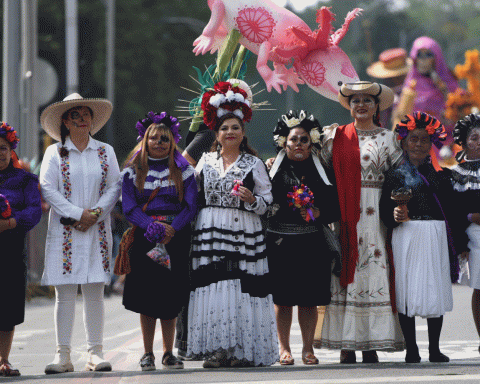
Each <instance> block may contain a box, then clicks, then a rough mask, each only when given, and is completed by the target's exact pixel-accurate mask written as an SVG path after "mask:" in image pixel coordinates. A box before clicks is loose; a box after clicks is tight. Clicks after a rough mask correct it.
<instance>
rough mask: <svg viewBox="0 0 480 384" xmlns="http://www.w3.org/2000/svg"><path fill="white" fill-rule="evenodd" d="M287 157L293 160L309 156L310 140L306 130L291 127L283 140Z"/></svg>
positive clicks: (300, 159) (310, 149) (310, 150)
mask: <svg viewBox="0 0 480 384" xmlns="http://www.w3.org/2000/svg"><path fill="white" fill-rule="evenodd" d="M285 152H286V153H287V157H288V158H289V159H290V160H293V161H303V160H306V159H308V158H309V157H310V153H311V152H312V140H311V139H310V135H309V134H308V132H307V131H306V130H305V129H303V128H301V127H297V128H292V129H291V130H290V133H289V134H288V136H287V141H286V142H285Z"/></svg>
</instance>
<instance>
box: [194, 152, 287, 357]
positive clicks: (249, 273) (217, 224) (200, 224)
mask: <svg viewBox="0 0 480 384" xmlns="http://www.w3.org/2000/svg"><path fill="white" fill-rule="evenodd" d="M196 171H197V172H198V173H202V174H203V185H202V187H203V189H204V193H205V201H206V206H205V207H204V208H202V209H201V210H200V213H199V215H198V218H197V222H196V226H195V233H194V238H193V242H192V264H193V271H192V274H191V276H192V284H193V288H192V292H191V293H190V304H189V310H188V327H189V329H188V343H187V355H189V356H196V357H201V358H206V357H209V356H212V355H214V354H216V353H218V352H224V353H225V352H226V353H227V356H228V358H233V357H234V358H237V359H239V360H244V361H248V362H251V363H253V364H254V365H255V366H259V365H264V366H268V365H272V364H274V363H275V362H276V361H278V358H279V357H278V341H277V340H278V339H277V327H276V321H275V311H274V305H273V298H272V295H271V294H266V293H268V288H269V287H268V284H265V281H264V280H263V279H262V278H263V277H264V276H266V275H267V274H268V272H269V270H268V262H267V255H266V252H265V238H264V231H263V228H262V224H261V221H260V217H259V216H258V215H261V214H263V213H265V212H266V210H267V205H268V204H270V203H271V202H272V200H273V197H272V194H271V183H270V180H269V178H268V174H267V171H266V169H265V165H264V164H263V163H262V161H261V160H260V159H258V158H257V157H255V156H252V155H249V154H243V155H240V156H239V157H238V158H237V160H236V162H235V163H234V164H232V165H231V166H230V167H229V168H227V169H226V170H224V168H223V160H222V158H221V157H220V158H217V154H216V153H206V154H204V155H203V157H202V158H201V159H200V161H199V163H198V165H197V168H196ZM247 179H248V180H249V181H247ZM235 180H242V181H243V182H244V186H245V187H247V188H249V189H250V190H252V192H253V194H254V195H255V197H256V202H255V203H254V204H253V205H250V204H248V203H241V201H240V199H239V197H238V196H233V195H232V194H231V191H232V189H233V186H234V185H235V182H234V181H235ZM248 183H254V187H253V188H251V187H249V186H248V185H247V184H248ZM243 204H244V205H243Z"/></svg>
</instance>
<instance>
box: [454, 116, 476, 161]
mask: <svg viewBox="0 0 480 384" xmlns="http://www.w3.org/2000/svg"><path fill="white" fill-rule="evenodd" d="M474 128H480V115H478V114H475V113H471V114H469V115H467V116H465V117H464V118H463V119H461V120H458V121H457V123H456V124H455V129H454V131H453V139H454V140H455V144H458V145H460V146H461V147H462V151H460V152H458V153H457V155H456V156H455V158H456V159H457V161H458V162H460V161H462V160H463V158H464V157H465V145H466V144H467V137H468V135H469V134H470V132H471V131H472V129H474Z"/></svg>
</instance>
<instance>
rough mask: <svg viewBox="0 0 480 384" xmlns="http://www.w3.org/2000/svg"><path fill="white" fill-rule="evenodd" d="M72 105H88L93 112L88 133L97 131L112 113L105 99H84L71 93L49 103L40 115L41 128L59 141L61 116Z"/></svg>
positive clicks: (111, 108)
mask: <svg viewBox="0 0 480 384" xmlns="http://www.w3.org/2000/svg"><path fill="white" fill-rule="evenodd" d="M73 107H88V108H90V109H91V110H92V112H93V118H92V128H91V130H90V133H91V134H92V135H94V134H95V133H97V132H98V131H99V130H100V129H101V128H102V127H103V126H104V125H105V123H106V122H107V121H108V119H109V118H110V115H111V114H112V110H113V105H112V103H111V102H110V101H108V100H107V99H84V98H83V97H82V96H80V95H79V94H78V93H72V94H71V95H68V96H67V97H65V98H64V99H63V100H62V101H59V102H57V103H53V104H52V105H49V106H48V107H47V108H45V110H44V111H43V112H42V115H41V116H40V123H41V124H42V128H43V129H44V130H45V132H47V133H48V134H49V136H50V137H52V138H53V139H55V140H57V141H60V140H61V138H60V127H61V125H62V116H63V114H64V113H65V112H67V111H68V110H69V109H71V108H73Z"/></svg>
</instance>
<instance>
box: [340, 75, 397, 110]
mask: <svg viewBox="0 0 480 384" xmlns="http://www.w3.org/2000/svg"><path fill="white" fill-rule="evenodd" d="M359 93H363V94H367V95H372V96H376V97H377V98H378V100H379V108H380V111H383V110H384V109H387V108H388V107H391V106H392V104H393V98H394V96H395V95H394V93H393V91H392V90H391V89H390V88H388V87H387V86H386V85H382V84H378V83H372V82H371V81H357V82H355V83H345V84H343V85H342V87H341V88H340V92H339V93H338V101H340V104H342V106H344V107H345V108H347V109H350V104H349V100H348V99H349V96H352V95H357V94H359Z"/></svg>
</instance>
